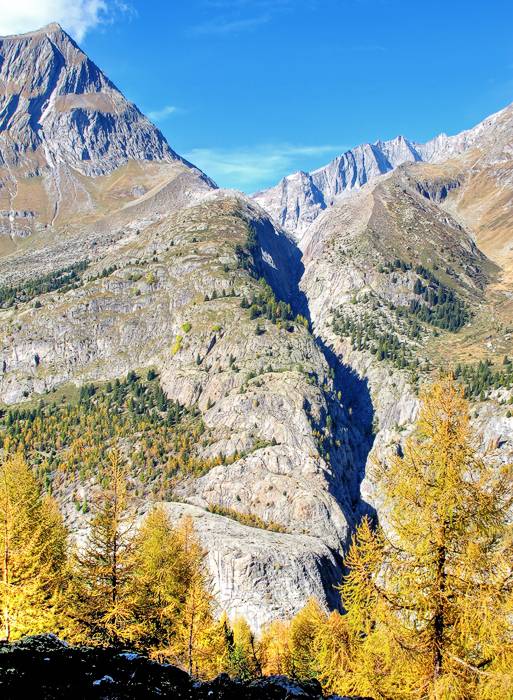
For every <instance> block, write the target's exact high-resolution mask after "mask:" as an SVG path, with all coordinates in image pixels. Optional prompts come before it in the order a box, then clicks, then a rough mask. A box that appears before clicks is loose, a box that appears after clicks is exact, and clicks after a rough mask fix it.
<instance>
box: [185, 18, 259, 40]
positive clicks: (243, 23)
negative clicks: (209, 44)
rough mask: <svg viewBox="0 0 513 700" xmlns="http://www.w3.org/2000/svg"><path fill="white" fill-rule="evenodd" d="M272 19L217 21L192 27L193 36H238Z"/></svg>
mask: <svg viewBox="0 0 513 700" xmlns="http://www.w3.org/2000/svg"><path fill="white" fill-rule="evenodd" d="M270 19H271V17H270V15H261V16H259V17H248V18H246V19H232V20H228V19H215V20H212V21H211V22H204V23H203V24H197V25H196V26H194V27H191V30H190V31H191V34H195V35H200V36H204V35H207V34H210V35H215V34H238V33H240V32H243V31H247V30H251V29H255V27H260V26H261V25H263V24H267V23H268V22H269V20H270Z"/></svg>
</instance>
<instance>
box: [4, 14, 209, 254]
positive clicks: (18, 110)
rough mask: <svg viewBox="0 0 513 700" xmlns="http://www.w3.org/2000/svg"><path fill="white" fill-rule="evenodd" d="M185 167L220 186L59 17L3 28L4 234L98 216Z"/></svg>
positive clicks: (194, 182)
mask: <svg viewBox="0 0 513 700" xmlns="http://www.w3.org/2000/svg"><path fill="white" fill-rule="evenodd" d="M114 172H115V173H116V178H114V180H113V178H112V177H110V178H109V175H112V174H113V173H114ZM180 174H182V175H183V174H185V175H187V176H188V178H189V181H190V183H191V186H192V187H193V188H195V189H198V188H200V189H209V188H212V187H214V183H212V181H210V180H209V179H208V178H206V177H205V176H204V175H203V173H201V172H200V171H199V170H198V169H197V168H195V167H194V166H192V165H191V164H190V163H188V162H187V161H185V160H184V159H183V158H181V157H180V156H179V155H177V154H176V153H175V151H173V149H172V148H171V147H170V146H169V144H168V143H167V141H166V139H165V138H164V136H163V135H162V133H161V132H160V131H159V130H158V129H157V128H156V127H155V126H154V125H153V124H152V123H151V122H150V120H149V119H148V118H147V117H145V116H144V115H143V114H142V113H141V112H140V111H139V109H138V108H137V107H136V106H135V105H134V104H133V103H131V102H129V101H128V100H127V99H126V98H125V97H124V95H123V94H122V93H121V92H120V91H119V90H118V89H117V88H116V86H115V85H114V84H113V83H112V82H111V81H110V80H109V79H108V78H107V77H106V75H105V74H104V73H103V72H102V71H101V70H100V69H99V68H98V66H96V65H95V64H94V63H93V61H91V60H90V58H88V56H87V55H86V54H85V53H84V52H83V51H82V50H81V49H80V48H79V46H78V45H77V44H76V43H75V42H74V41H73V39H72V38H71V37H70V36H69V35H68V34H66V32H65V31H64V30H63V29H62V28H61V27H60V26H59V25H58V24H56V23H53V24H49V25H48V26H46V27H43V28H42V29H39V30H37V31H34V32H29V33H27V34H20V35H13V36H5V37H0V185H1V187H0V234H1V233H3V234H8V235H9V236H10V237H11V238H19V237H24V236H27V235H30V234H33V233H35V232H38V231H40V230H41V228H44V227H59V226H60V227H62V226H64V225H66V224H68V223H70V222H73V223H75V222H76V221H77V219H79V220H80V217H81V216H82V214H84V215H85V216H86V217H89V219H90V218H91V217H95V218H98V216H100V215H105V214H107V213H109V212H112V211H113V210H116V209H119V208H122V207H123V206H124V205H126V204H131V203H133V202H134V201H135V200H136V199H137V198H139V197H142V196H144V195H146V194H147V193H148V192H151V191H152V190H154V189H155V188H158V187H162V186H164V185H165V184H168V183H169V182H170V181H171V180H173V179H175V178H176V177H177V176H179V175H180ZM3 243H4V247H5V241H4V242H3ZM0 247H2V241H0Z"/></svg>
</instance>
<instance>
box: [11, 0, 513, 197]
mask: <svg viewBox="0 0 513 700" xmlns="http://www.w3.org/2000/svg"><path fill="white" fill-rule="evenodd" d="M36 1H37V7H38V8H41V6H42V5H45V2H46V0H18V2H19V3H21V4H22V5H23V4H24V3H25V4H27V5H30V4H31V3H33V2H36ZM4 2H7V0H0V9H2V6H3V4H4ZM17 4H18V3H16V5H17ZM49 4H50V5H51V8H55V7H56V6H58V7H60V9H59V10H55V9H54V10H53V12H54V13H55V12H56V13H57V14H59V13H60V14H61V15H62V16H58V17H55V19H57V20H60V21H61V23H63V24H64V25H66V23H67V24H68V28H69V29H70V31H71V33H74V34H75V36H78V37H79V39H80V43H81V45H82V47H83V48H84V49H85V50H86V51H87V52H88V54H89V55H90V56H91V58H92V59H93V60H94V61H95V62H96V63H98V64H99V66H100V67H101V68H102V69H103V70H104V71H105V72H106V73H107V75H108V76H109V77H110V78H111V79H112V80H113V81H114V82H115V83H116V84H117V85H118V87H119V88H120V89H121V90H122V91H123V92H124V93H125V94H126V96H127V97H128V98H129V99H131V100H133V101H134V102H136V104H137V105H138V106H139V107H140V108H141V109H142V110H143V111H144V112H146V113H147V114H149V115H150V116H151V117H152V118H153V119H154V121H155V122H156V123H157V124H158V126H159V127H160V128H161V130H162V131H163V133H164V134H165V136H166V137H167V139H168V140H169V143H170V144H171V146H172V147H173V148H174V149H175V150H176V151H178V152H179V153H180V154H182V155H185V156H186V157H188V158H189V159H191V160H192V161H193V162H195V163H196V164H197V165H198V166H200V167H201V168H203V169H204V170H205V171H206V172H207V173H208V174H209V175H210V176H211V177H212V178H213V179H215V180H216V181H217V182H218V184H219V185H221V186H225V187H237V188H240V189H242V190H245V191H248V192H251V191H255V190H257V189H259V188H262V187H265V186H268V185H272V184H274V183H275V182H277V181H278V180H279V179H280V178H281V177H282V176H283V175H285V174H287V173H290V172H293V171H295V170H298V169H304V170H309V169H313V168H315V167H318V166H320V165H322V164H324V163H326V162H328V161H329V160H330V159H331V158H333V157H334V156H335V155H337V154H339V153H340V152H342V151H343V150H344V149H346V148H348V147H351V146H354V145H356V144H358V143H361V142H365V141H374V140H376V139H378V138H382V139H386V138H391V137H394V136H396V135H397V134H399V133H401V134H404V135H406V136H408V137H410V138H412V139H416V140H426V139H428V138H430V137H432V136H434V135H435V134H436V133H438V132H440V131H446V132H447V133H454V132H457V131H460V130H462V129H464V128H468V127H470V126H472V125H474V124H475V123H476V122H478V121H479V120H480V119H482V118H483V117H485V116H486V115H488V114H490V113H492V112H494V111H496V110H497V109H500V108H501V107H503V106H505V105H506V104H508V103H510V102H512V101H513V1H512V0H488V2H486V3H484V2H480V1H479V2H478V1H477V0H467V1H463V0H453V1H452V2H451V1H450V0H444V1H443V2H442V1H440V0H431V2H429V3H417V2H414V1H413V0H411V1H410V2H407V0H186V1H183V0H146V1H143V0H126V2H123V3H121V2H120V1H118V0H74V3H73V7H74V8H75V10H74V12H75V14H74V15H73V17H72V18H70V12H71V10H70V8H71V6H72V5H71V4H70V3H68V2H67V0H51V2H50V3H49ZM12 5H13V3H12V2H11V0H9V6H10V7H12ZM79 6H80V7H82V9H83V11H84V13H86V12H88V13H89V14H88V15H86V14H84V19H83V22H84V23H83V24H82V25H80V24H78V20H77V19H76V8H77V7H79ZM12 12H13V13H16V9H13V10H12ZM66 12H67V13H68V14H67V15H66ZM88 18H89V19H88ZM91 18H92V19H91ZM73 22H75V24H73ZM16 26H18V25H16ZM1 29H2V24H1V21H0V30H1ZM2 33H4V32H2Z"/></svg>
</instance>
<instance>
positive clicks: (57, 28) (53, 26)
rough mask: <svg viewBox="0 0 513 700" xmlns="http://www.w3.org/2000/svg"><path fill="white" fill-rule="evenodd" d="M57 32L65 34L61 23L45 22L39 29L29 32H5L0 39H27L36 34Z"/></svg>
mask: <svg viewBox="0 0 513 700" xmlns="http://www.w3.org/2000/svg"><path fill="white" fill-rule="evenodd" d="M58 32H62V33H63V34H66V32H65V31H64V29H63V28H62V27H61V25H60V24H59V23H58V22H50V23H49V24H45V26H44V27H41V28H40V29H33V30H31V31H29V32H23V33H22V34H7V35H5V36H0V40H3V39H14V40H16V39H27V38H29V37H36V36H43V35H45V34H57V33H58Z"/></svg>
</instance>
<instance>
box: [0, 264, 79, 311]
mask: <svg viewBox="0 0 513 700" xmlns="http://www.w3.org/2000/svg"><path fill="white" fill-rule="evenodd" d="M88 265H89V261H88V260H82V261H81V262H78V263H74V264H73V265H70V266H69V267H63V268H61V269H60V270H56V271H55V272H50V273H48V274H47V275H43V276H42V277H37V278H35V279H32V280H29V281H27V282H22V283H21V284H19V285H14V286H2V287H0V308H3V309H6V308H9V307H10V306H14V305H15V304H18V303H23V302H27V301H30V300H31V299H34V298H35V297H37V296H39V295H40V294H46V293H47V292H54V291H56V290H57V289H59V290H61V291H63V292H66V291H68V290H69V289H75V288H76V287H78V286H79V285H80V284H81V273H82V272H84V270H86V269H87V267H88ZM36 304H37V302H36Z"/></svg>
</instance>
